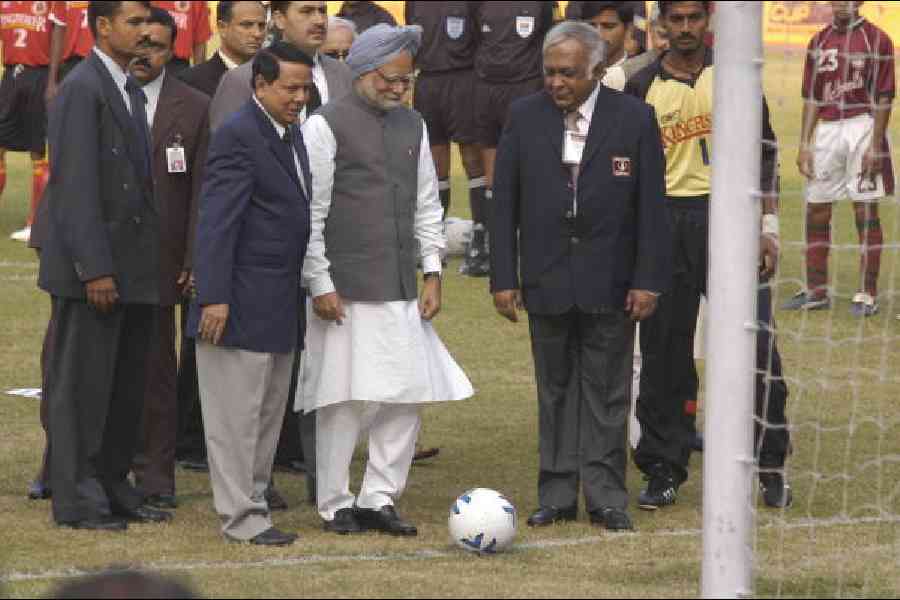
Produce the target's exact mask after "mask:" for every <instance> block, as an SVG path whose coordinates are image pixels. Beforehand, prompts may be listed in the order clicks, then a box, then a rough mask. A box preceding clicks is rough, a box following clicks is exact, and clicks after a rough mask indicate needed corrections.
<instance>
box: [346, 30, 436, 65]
mask: <svg viewBox="0 0 900 600" xmlns="http://www.w3.org/2000/svg"><path fill="white" fill-rule="evenodd" d="M421 45H422V28H421V27H419V26H418V25H410V26H408V27H391V26H390V25H386V24H384V23H380V24H378V25H375V26H374V27H370V28H369V29H366V30H365V31H364V32H362V34H361V35H360V36H359V37H358V38H356V41H355V42H353V46H351V47H350V54H349V55H348V56H347V66H348V67H350V70H351V71H352V72H353V77H354V78H359V77H361V76H363V75H365V74H366V73H369V72H370V71H374V70H375V69H377V68H379V67H381V66H383V65H386V64H387V63H389V62H391V61H392V60H394V59H395V58H397V56H398V55H399V54H400V53H401V52H403V51H404V50H406V51H407V52H409V53H410V54H412V56H413V57H415V56H416V54H417V53H418V52H419V48H420V47H421Z"/></svg>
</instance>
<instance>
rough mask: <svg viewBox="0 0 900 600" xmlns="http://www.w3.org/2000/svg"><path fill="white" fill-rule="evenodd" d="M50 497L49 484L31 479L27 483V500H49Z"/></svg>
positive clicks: (51, 493)
mask: <svg viewBox="0 0 900 600" xmlns="http://www.w3.org/2000/svg"><path fill="white" fill-rule="evenodd" d="M51 497H53V492H52V491H51V490H50V486H49V485H47V484H45V483H44V482H43V481H32V482H31V483H30V484H28V499H29V500H49V499H50V498H51Z"/></svg>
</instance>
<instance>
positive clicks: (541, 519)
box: [491, 21, 671, 530]
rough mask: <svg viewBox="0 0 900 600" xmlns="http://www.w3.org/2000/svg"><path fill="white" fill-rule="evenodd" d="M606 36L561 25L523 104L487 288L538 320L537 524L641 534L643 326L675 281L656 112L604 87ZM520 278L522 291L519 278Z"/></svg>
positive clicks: (500, 197)
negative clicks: (633, 497)
mask: <svg viewBox="0 0 900 600" xmlns="http://www.w3.org/2000/svg"><path fill="white" fill-rule="evenodd" d="M604 55H605V44H604V43H603V42H602V40H601V38H600V34H599V33H597V31H596V30H595V29H594V28H593V27H591V26H590V25H587V24H585V23H575V22H572V21H567V22H564V23H561V24H559V25H557V26H556V27H554V28H553V29H552V30H551V31H550V32H549V33H548V34H547V39H546V41H545V43H544V86H545V90H544V91H543V92H539V93H538V94H535V95H533V96H528V97H526V98H523V99H522V100H519V101H517V102H516V103H514V104H513V107H512V109H511V111H510V120H509V123H508V125H507V127H506V130H505V131H504V133H503V137H502V140H501V142H500V146H499V149H498V152H497V170H496V177H495V180H494V182H495V187H494V190H495V200H496V204H495V208H496V212H495V215H496V216H495V220H494V229H493V231H494V235H493V237H492V238H491V291H492V292H493V293H494V304H495V305H496V307H497V310H498V311H499V312H500V314H502V315H503V316H505V317H506V318H508V319H509V320H511V321H513V322H516V321H518V309H519V307H520V305H522V303H524V306H525V309H526V310H527V311H528V314H529V318H530V329H531V340H532V352H533V355H534V363H535V372H536V377H537V389H538V412H539V435H540V473H539V476H538V495H539V500H540V508H539V509H538V510H537V511H536V512H535V513H534V514H533V515H532V516H531V518H530V519H529V520H528V524H529V525H532V526H541V525H549V524H551V523H554V522H557V521H566V520H574V519H575V517H576V514H577V507H578V488H579V483H580V484H581V485H582V487H583V490H584V496H585V501H586V505H587V510H588V512H589V513H590V518H591V521H592V522H593V523H595V524H598V525H603V526H605V527H606V528H608V529H616V530H617V529H631V528H632V524H631V519H630V517H629V516H628V513H627V512H626V510H625V507H626V505H627V500H628V498H627V491H626V488H625V466H626V450H625V436H626V431H625V430H626V422H627V417H628V408H629V405H630V397H631V393H630V386H631V364H632V352H633V345H634V322H635V321H640V320H643V319H645V318H647V317H648V316H650V315H651V314H652V313H653V311H654V309H655V307H656V297H657V296H658V295H659V294H660V293H661V292H663V291H664V290H665V289H666V287H667V286H668V284H669V279H670V276H671V266H670V262H669V258H668V253H669V252H670V243H669V239H670V232H669V226H668V222H667V216H666V209H665V205H664V200H665V181H664V161H663V151H662V145H661V142H660V137H659V130H658V128H657V126H656V119H655V118H654V115H653V111H652V110H651V109H649V108H648V107H647V106H646V105H645V104H643V103H641V102H636V101H634V99H632V98H629V97H627V96H625V95H623V94H620V93H618V92H615V91H612V90H609V89H607V88H605V87H604V86H602V85H600V84H599V83H598V82H597V81H596V80H595V79H594V76H593V73H594V69H595V67H596V66H597V65H598V64H600V63H601V62H602V61H603V60H605V56H604ZM520 272H521V283H520V275H519V274H520Z"/></svg>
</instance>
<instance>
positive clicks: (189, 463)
mask: <svg viewBox="0 0 900 600" xmlns="http://www.w3.org/2000/svg"><path fill="white" fill-rule="evenodd" d="M178 464H179V465H181V468H182V469H184V470H185V471H194V472H195V473H209V463H208V462H206V459H205V458H185V459H183V460H180V461H178Z"/></svg>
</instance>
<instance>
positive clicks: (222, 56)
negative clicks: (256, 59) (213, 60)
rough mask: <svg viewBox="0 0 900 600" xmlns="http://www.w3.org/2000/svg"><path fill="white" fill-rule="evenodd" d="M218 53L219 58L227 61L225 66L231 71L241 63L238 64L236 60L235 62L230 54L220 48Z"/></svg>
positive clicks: (224, 61)
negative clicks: (229, 56)
mask: <svg viewBox="0 0 900 600" xmlns="http://www.w3.org/2000/svg"><path fill="white" fill-rule="evenodd" d="M216 54H218V55H219V58H220V59H222V62H223V63H225V68H226V69H228V70H229V71H233V70H234V69H237V68H238V67H239V66H240V65H239V64H237V63H236V62H234V61H233V60H231V59H230V58H228V56H227V55H226V54H225V53H224V52H222V51H221V50H219V51H218V52H217V53H216Z"/></svg>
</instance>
